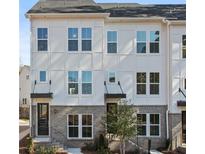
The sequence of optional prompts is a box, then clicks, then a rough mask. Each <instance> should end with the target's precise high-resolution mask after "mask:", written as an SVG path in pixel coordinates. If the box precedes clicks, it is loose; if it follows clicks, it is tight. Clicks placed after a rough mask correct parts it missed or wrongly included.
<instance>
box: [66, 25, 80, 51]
mask: <svg viewBox="0 0 205 154" xmlns="http://www.w3.org/2000/svg"><path fill="white" fill-rule="evenodd" d="M72 28H74V29H75V28H76V29H77V30H78V32H77V34H78V37H77V39H70V38H69V34H68V32H69V29H72ZM79 36H80V31H79V27H68V28H67V52H68V53H78V52H79V48H80V46H79V44H80V41H79ZM69 40H71V41H72V40H77V41H78V50H77V51H75V50H69V45H68V41H69Z"/></svg>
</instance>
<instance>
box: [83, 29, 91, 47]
mask: <svg viewBox="0 0 205 154" xmlns="http://www.w3.org/2000/svg"><path fill="white" fill-rule="evenodd" d="M91 50H92V30H91V28H82V51H91Z"/></svg>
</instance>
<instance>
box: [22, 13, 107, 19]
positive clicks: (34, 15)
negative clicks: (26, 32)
mask: <svg viewBox="0 0 205 154" xmlns="http://www.w3.org/2000/svg"><path fill="white" fill-rule="evenodd" d="M25 16H26V18H29V19H31V18H32V17H71V18H73V17H83V18H84V17H89V18H90V17H102V18H107V17H109V16H110V13H26V14H25Z"/></svg>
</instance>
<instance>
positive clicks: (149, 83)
mask: <svg viewBox="0 0 205 154" xmlns="http://www.w3.org/2000/svg"><path fill="white" fill-rule="evenodd" d="M150 73H159V83H151V82H150ZM160 74H161V73H160V72H156V71H155V72H149V73H148V77H149V79H148V85H149V89H148V90H149V95H150V96H153V97H155V96H160V93H161V91H160V89H161V88H160V83H161V82H160V80H161V76H160ZM151 84H155V85H159V94H150V85H151Z"/></svg>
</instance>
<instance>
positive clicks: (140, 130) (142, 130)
mask: <svg viewBox="0 0 205 154" xmlns="http://www.w3.org/2000/svg"><path fill="white" fill-rule="evenodd" d="M137 133H138V135H142V136H146V126H137Z"/></svg>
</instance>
